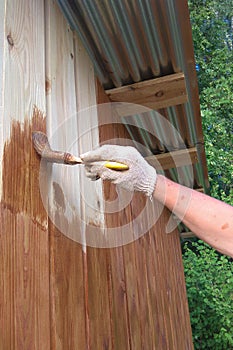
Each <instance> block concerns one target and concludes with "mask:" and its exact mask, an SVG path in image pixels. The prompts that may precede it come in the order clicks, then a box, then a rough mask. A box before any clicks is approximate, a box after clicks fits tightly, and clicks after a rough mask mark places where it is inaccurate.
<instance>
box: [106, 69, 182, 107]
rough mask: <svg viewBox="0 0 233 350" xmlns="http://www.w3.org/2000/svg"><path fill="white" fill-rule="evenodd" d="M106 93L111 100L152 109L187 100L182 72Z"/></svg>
mask: <svg viewBox="0 0 233 350" xmlns="http://www.w3.org/2000/svg"><path fill="white" fill-rule="evenodd" d="M106 94H107V95H108V96H109V99H110V101H112V102H127V103H133V104H137V105H142V106H145V107H148V108H150V109H154V110H155V109H160V108H166V107H169V106H173V105H179V104H183V103H185V102H187V91H186V85H185V77H184V74H183V73H176V74H171V75H168V76H165V77H160V78H156V79H150V80H146V81H142V82H139V83H134V84H131V85H126V86H123V87H119V88H114V89H111V90H106ZM121 114H122V113H121Z"/></svg>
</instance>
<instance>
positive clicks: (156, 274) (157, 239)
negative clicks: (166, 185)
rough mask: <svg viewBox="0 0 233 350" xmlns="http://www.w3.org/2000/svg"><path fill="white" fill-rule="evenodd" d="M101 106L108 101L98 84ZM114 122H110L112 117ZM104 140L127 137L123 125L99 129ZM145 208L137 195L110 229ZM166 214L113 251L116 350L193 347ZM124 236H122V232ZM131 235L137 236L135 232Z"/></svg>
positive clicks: (111, 219) (109, 189)
mask: <svg viewBox="0 0 233 350" xmlns="http://www.w3.org/2000/svg"><path fill="white" fill-rule="evenodd" d="M98 102H99V103H104V102H108V99H107V96H106V94H105V93H104V92H103V90H102V88H101V87H100V86H99V85H98ZM110 119H111V118H110ZM100 137H101V141H105V140H109V139H111V138H113V137H115V138H117V137H118V138H119V140H120V138H128V135H127V133H126V132H125V129H124V126H123V125H119V124H112V125H111V124H109V125H108V126H105V127H102V128H100ZM105 198H106V199H107V200H112V199H114V198H115V189H114V186H113V185H111V184H109V183H106V184H105ZM144 205H145V197H144V196H143V195H141V194H135V195H134V198H133V201H132V202H131V204H130V205H129V206H128V207H126V208H125V209H124V210H123V211H121V212H120V213H118V214H117V213H116V214H115V215H109V214H107V215H106V225H108V226H109V227H116V226H120V225H121V224H122V223H125V222H130V221H132V228H133V230H134V229H136V230H137V227H136V226H134V225H135V224H134V223H133V220H134V218H136V217H137V215H138V214H139V213H140V212H141V210H142V208H143V206H144ZM146 210H147V216H146V217H145V216H144V217H143V219H142V220H143V222H144V223H146V222H147V220H148V219H149V217H150V216H151V213H152V212H156V211H159V210H161V205H159V204H158V203H156V202H153V203H149V204H148V207H147V209H146ZM170 215H171V214H170V212H169V211H168V210H166V209H165V210H163V212H162V214H161V215H160V217H159V219H158V221H157V222H156V223H155V224H154V226H153V227H152V228H151V229H150V230H149V232H147V233H146V234H145V235H143V236H142V237H141V238H140V239H138V240H136V241H134V242H133V243H130V244H128V245H125V246H123V247H118V248H114V249H110V251H109V260H108V261H109V274H110V279H109V282H110V285H109V297H110V306H111V318H112V321H111V324H112V339H113V344H114V346H115V348H116V349H118V348H119V349H136V350H141V349H145V350H147V349H158V350H160V349H190V350H191V349H193V345H192V334H191V327H190V320H189V312H188V305H187V297H186V289H185V280H184V272H183V265H182V256H181V249H180V240H179V233H178V230H175V231H174V232H172V233H170V234H166V225H167V222H168V219H169V217H170ZM119 234H120V232H119ZM132 235H134V233H133V232H132Z"/></svg>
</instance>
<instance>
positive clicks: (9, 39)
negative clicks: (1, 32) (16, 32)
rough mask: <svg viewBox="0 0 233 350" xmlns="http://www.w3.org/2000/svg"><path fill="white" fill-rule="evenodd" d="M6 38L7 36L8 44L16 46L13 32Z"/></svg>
mask: <svg viewBox="0 0 233 350" xmlns="http://www.w3.org/2000/svg"><path fill="white" fill-rule="evenodd" d="M6 38H7V42H8V44H9V45H10V46H11V47H13V46H14V40H13V38H12V36H11V34H8V35H7V37H6Z"/></svg>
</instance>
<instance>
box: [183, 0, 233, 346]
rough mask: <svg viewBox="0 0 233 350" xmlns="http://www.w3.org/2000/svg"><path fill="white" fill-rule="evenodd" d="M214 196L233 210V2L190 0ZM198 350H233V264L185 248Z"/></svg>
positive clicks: (195, 247) (195, 246) (196, 246)
mask: <svg viewBox="0 0 233 350" xmlns="http://www.w3.org/2000/svg"><path fill="white" fill-rule="evenodd" d="M189 9H190V17H191V23H192V29H193V41H194V51H195V59H196V67H197V74H198V82H199V93H200V103H201V113H202V120H203V132H204V137H205V149H206V157H207V165H208V172H209V180H210V187H211V188H210V190H211V195H212V196H214V197H215V198H218V199H221V200H223V201H225V202H227V203H229V204H231V205H233V0H222V1H219V0H189ZM183 252H184V253H183V261H184V269H185V277H186V285H187V295H188V301H189V309H190V316H191V325H192V331H193V340H194V347H195V349H205V350H208V349H211V350H212V349H214V350H226V349H227V350H230V349H233V331H232V324H233V312H232V310H233V262H232V259H229V258H227V257H224V256H222V255H220V254H218V253H217V252H216V251H215V250H214V249H212V248H210V247H209V246H208V245H206V244H204V243H203V242H201V241H198V242H195V243H194V242H189V243H188V244H185V245H184V247H183Z"/></svg>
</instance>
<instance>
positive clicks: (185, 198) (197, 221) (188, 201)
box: [153, 175, 233, 257]
mask: <svg viewBox="0 0 233 350" xmlns="http://www.w3.org/2000/svg"><path fill="white" fill-rule="evenodd" d="M153 196H154V198H156V199H157V200H159V201H160V202H162V203H164V204H165V205H166V206H167V207H168V208H169V209H170V210H171V211H172V212H173V213H174V214H176V215H177V216H178V217H179V218H180V219H181V220H182V221H183V222H184V224H185V225H187V226H188V227H189V228H190V229H191V230H192V231H193V232H194V233H195V234H196V235H197V236H198V237H199V238H201V239H202V240H203V241H205V242H207V243H208V244H210V245H211V246H213V247H214V248H216V249H217V250H219V251H220V252H222V253H224V254H227V255H230V256H232V257H233V207H232V206H230V205H228V204H225V203H223V202H221V201H218V200H216V199H214V198H211V197H209V196H207V195H205V194H202V193H199V192H197V191H195V190H192V189H189V188H187V187H185V186H181V185H179V184H177V183H174V182H173V181H170V180H169V179H167V178H165V177H164V176H162V175H158V177H157V184H156V187H155V190H154V193H153Z"/></svg>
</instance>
